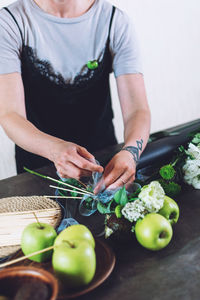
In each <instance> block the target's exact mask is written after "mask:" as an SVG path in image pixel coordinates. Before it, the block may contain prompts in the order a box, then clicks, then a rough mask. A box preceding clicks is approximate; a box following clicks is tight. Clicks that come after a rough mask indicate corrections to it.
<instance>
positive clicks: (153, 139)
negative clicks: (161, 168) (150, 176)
mask: <svg viewBox="0 0 200 300" xmlns="http://www.w3.org/2000/svg"><path fill="white" fill-rule="evenodd" d="M193 132H200V119H197V120H194V121H192V122H187V123H184V124H181V125H178V126H175V127H171V128H169V129H166V130H164V131H159V132H156V133H153V134H151V135H150V138H149V142H148V144H147V146H146V148H145V150H144V152H143V153H142V155H141V157H140V160H139V163H138V166H137V170H139V169H143V168H145V167H148V166H149V165H154V164H158V163H162V162H164V161H166V160H168V159H171V157H172V155H173V153H174V151H175V150H176V149H177V148H178V147H179V146H180V145H186V144H187V143H188V142H189V141H190V139H191V136H190V134H191V133H193ZM122 147H123V144H118V145H114V146H110V147H108V148H106V149H105V150H102V151H99V152H98V153H97V154H96V155H95V156H96V158H97V159H98V160H99V161H100V163H101V164H102V165H104V166H105V165H106V164H107V163H108V162H109V160H110V159H111V158H112V157H113V156H114V155H115V154H116V153H117V152H119V151H120V150H121V149H122Z"/></svg>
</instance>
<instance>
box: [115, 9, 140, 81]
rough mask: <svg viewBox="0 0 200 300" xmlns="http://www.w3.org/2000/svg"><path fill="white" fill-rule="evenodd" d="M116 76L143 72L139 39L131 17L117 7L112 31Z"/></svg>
mask: <svg viewBox="0 0 200 300" xmlns="http://www.w3.org/2000/svg"><path fill="white" fill-rule="evenodd" d="M110 41H111V43H110V47H111V53H112V56H113V71H114V74H115V77H118V76H120V75H124V74H135V73H143V70H142V63H141V54H140V50H139V44H138V39H137V36H136V32H135V29H134V26H133V23H132V22H131V20H130V18H129V17H128V16H127V14H126V13H124V12H122V11H121V10H119V9H117V10H116V12H115V15H114V18H113V24H112V28H111V32H110Z"/></svg>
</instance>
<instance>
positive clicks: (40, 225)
mask: <svg viewBox="0 0 200 300" xmlns="http://www.w3.org/2000/svg"><path fill="white" fill-rule="evenodd" d="M33 214H34V217H35V219H36V221H37V223H38V225H39V228H40V229H43V228H44V227H43V226H42V224H41V223H40V222H39V220H38V217H37V216H36V213H35V212H33Z"/></svg>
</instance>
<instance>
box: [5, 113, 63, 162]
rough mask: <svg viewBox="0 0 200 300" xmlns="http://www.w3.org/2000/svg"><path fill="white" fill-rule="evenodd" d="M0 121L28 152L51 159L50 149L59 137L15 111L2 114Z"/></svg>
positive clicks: (13, 139) (10, 136) (16, 141)
mask: <svg viewBox="0 0 200 300" xmlns="http://www.w3.org/2000/svg"><path fill="white" fill-rule="evenodd" d="M0 123H1V126H2V127H3V129H4V131H5V132H6V134H7V135H8V137H9V138H10V139H11V140H12V141H13V142H14V143H15V144H16V145H18V146H19V147H21V148H23V149H24V150H26V151H28V152H32V153H34V154H37V155H40V156H43V157H45V158H47V159H49V160H52V157H51V156H52V153H51V149H53V145H54V144H55V143H56V142H58V141H59V139H57V138H56V137H53V136H50V135H48V134H46V133H44V132H42V131H40V130H38V129H37V128H36V127H35V126H34V125H33V124H32V123H31V122H29V121H28V120H27V119H25V118H24V117H23V116H20V115H19V114H18V113H15V112H11V113H8V114H6V115H4V116H2V117H1V119H0Z"/></svg>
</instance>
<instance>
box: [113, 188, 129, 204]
mask: <svg viewBox="0 0 200 300" xmlns="http://www.w3.org/2000/svg"><path fill="white" fill-rule="evenodd" d="M114 200H115V202H116V203H117V204H120V205H122V206H124V205H126V203H127V202H128V197H127V192H126V188H125V186H123V188H121V189H120V190H119V191H117V192H116V193H115V195H114Z"/></svg>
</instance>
